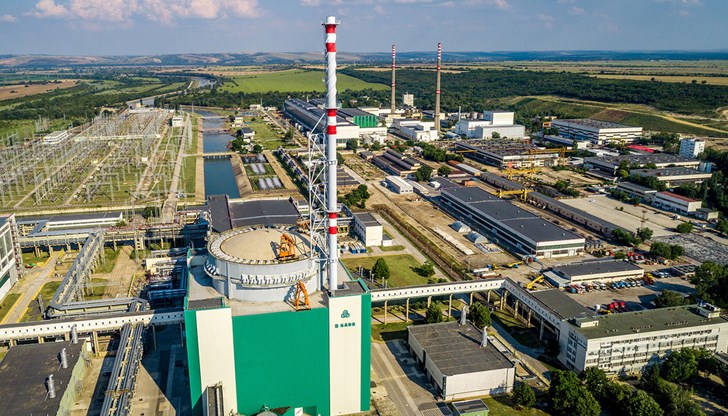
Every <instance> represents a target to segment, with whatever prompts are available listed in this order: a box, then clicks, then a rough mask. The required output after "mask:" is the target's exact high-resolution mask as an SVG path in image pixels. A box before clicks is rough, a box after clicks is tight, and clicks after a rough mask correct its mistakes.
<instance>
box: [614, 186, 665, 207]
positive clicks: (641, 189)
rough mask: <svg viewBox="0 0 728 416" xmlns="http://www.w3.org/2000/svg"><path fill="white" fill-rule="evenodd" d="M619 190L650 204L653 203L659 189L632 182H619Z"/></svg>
mask: <svg viewBox="0 0 728 416" xmlns="http://www.w3.org/2000/svg"><path fill="white" fill-rule="evenodd" d="M617 190H618V191H622V192H624V193H625V194H627V195H628V196H629V197H630V198H637V199H639V200H640V201H641V202H644V203H645V204H650V205H652V202H653V201H654V200H655V196H656V195H657V190H655V189H652V188H648V187H646V186H642V185H637V184H636V183H632V182H619V183H618V184H617Z"/></svg>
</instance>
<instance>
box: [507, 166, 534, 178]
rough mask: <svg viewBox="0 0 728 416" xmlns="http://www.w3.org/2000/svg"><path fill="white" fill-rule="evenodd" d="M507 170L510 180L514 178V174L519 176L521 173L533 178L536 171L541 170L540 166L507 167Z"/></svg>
mask: <svg viewBox="0 0 728 416" xmlns="http://www.w3.org/2000/svg"><path fill="white" fill-rule="evenodd" d="M505 171H506V178H508V179H509V180H511V179H513V177H514V176H519V175H522V176H525V177H526V178H528V179H531V180H533V178H534V176H535V175H536V173H538V172H539V168H537V167H530V168H512V167H507V168H506V169H505Z"/></svg>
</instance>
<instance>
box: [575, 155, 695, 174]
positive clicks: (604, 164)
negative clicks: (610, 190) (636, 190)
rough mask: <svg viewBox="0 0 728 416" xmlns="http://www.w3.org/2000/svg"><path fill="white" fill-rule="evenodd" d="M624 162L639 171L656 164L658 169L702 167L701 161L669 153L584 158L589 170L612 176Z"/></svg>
mask: <svg viewBox="0 0 728 416" xmlns="http://www.w3.org/2000/svg"><path fill="white" fill-rule="evenodd" d="M623 162H624V163H626V164H627V166H629V167H631V168H634V169H639V168H641V167H644V166H645V165H647V164H654V165H655V166H656V167H657V168H658V169H661V168H666V167H668V166H670V167H683V168H691V169H696V168H697V167H698V166H699V165H700V161H699V160H696V159H688V158H685V157H681V156H675V155H671V154H669V153H651V154H644V153H643V154H639V155H634V154H632V155H619V156H602V157H587V158H584V165H585V167H586V168H587V169H598V170H600V171H602V172H605V173H607V174H609V175H612V176H617V171H618V170H619V169H620V166H621V165H622V163H623Z"/></svg>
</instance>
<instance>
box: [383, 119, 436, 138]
mask: <svg viewBox="0 0 728 416" xmlns="http://www.w3.org/2000/svg"><path fill="white" fill-rule="evenodd" d="M392 127H393V128H394V129H395V130H396V131H397V133H399V134H400V135H401V136H402V137H404V138H405V139H407V140H412V141H415V142H425V143H427V142H434V141H436V140H438V139H439V135H438V133H437V130H436V129H435V123H434V122H433V121H421V120H413V119H395V120H394V124H393V126H392Z"/></svg>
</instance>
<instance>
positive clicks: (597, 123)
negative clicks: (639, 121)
mask: <svg viewBox="0 0 728 416" xmlns="http://www.w3.org/2000/svg"><path fill="white" fill-rule="evenodd" d="M562 122H566V123H570V124H576V125H580V126H584V127H596V128H599V129H624V128H629V127H635V126H628V125H626V124H619V123H614V122H611V121H602V120H594V119H591V118H572V119H556V120H553V121H552V123H553V124H556V125H558V124H562Z"/></svg>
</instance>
